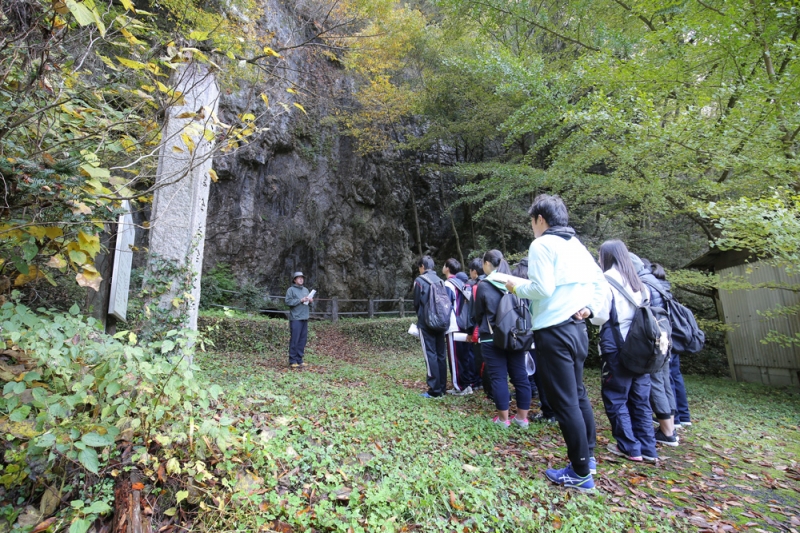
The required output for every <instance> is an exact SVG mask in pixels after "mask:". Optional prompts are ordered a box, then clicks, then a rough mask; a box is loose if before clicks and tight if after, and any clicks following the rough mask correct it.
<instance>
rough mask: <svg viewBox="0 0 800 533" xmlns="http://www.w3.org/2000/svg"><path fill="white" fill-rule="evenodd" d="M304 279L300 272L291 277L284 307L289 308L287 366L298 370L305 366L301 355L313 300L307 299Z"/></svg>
mask: <svg viewBox="0 0 800 533" xmlns="http://www.w3.org/2000/svg"><path fill="white" fill-rule="evenodd" d="M304 282H305V277H304V276H303V273H302V272H295V273H294V275H293V276H292V286H291V287H289V290H288V291H286V305H288V306H289V332H290V333H291V340H290V341H289V366H290V367H292V368H299V367H301V366H306V364H305V363H304V362H303V355H304V354H305V351H306V340H307V339H308V315H309V305H308V304H310V303H311V302H312V301H313V299H311V298H309V297H308V289H307V288H305V287H304V286H303V283H304Z"/></svg>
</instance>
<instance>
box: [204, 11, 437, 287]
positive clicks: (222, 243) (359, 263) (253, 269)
mask: <svg viewBox="0 0 800 533" xmlns="http://www.w3.org/2000/svg"><path fill="white" fill-rule="evenodd" d="M267 3H268V6H267V7H268V9H267V12H269V13H270V14H271V15H270V20H269V23H270V27H271V29H273V30H274V28H275V27H280V28H282V29H281V30H280V32H279V34H278V35H276V40H277V41H280V42H281V43H282V45H283V46H284V47H286V46H291V45H293V44H299V43H301V42H304V41H305V40H306V39H308V37H309V35H308V31H307V30H304V28H305V26H303V25H302V24H301V22H302V16H299V15H298V14H297V13H296V12H295V11H292V9H290V8H287V7H285V6H283V5H282V4H280V3H279V2H277V1H276V0H269V1H268V2H267ZM319 50H320V49H319V48H315V47H310V46H306V47H301V48H297V49H295V50H293V51H290V52H286V53H284V58H283V59H282V61H281V63H280V67H279V70H276V75H277V74H279V75H280V80H279V81H278V82H275V81H273V82H272V83H271V84H269V85H267V86H264V87H257V88H256V89H257V90H256V93H255V94H258V92H259V91H262V90H263V92H264V93H265V94H266V95H267V96H268V98H269V101H270V107H269V108H266V106H265V105H264V104H263V103H262V101H261V99H260V98H253V97H252V94H253V92H252V91H251V90H249V89H248V90H241V91H230V92H229V93H228V94H227V95H225V96H223V100H222V101H221V105H220V109H221V116H222V118H223V120H224V119H225V118H226V117H227V118H230V117H231V116H232V115H237V114H243V113H254V114H256V115H258V114H259V113H265V114H266V116H265V117H264V118H263V120H261V121H260V124H259V125H260V126H262V127H266V128H268V130H267V131H264V132H262V133H260V134H258V135H257V136H256V137H255V138H254V139H252V140H251V141H250V142H249V144H248V145H247V146H246V147H244V148H242V149H240V150H238V151H237V152H236V153H235V154H232V155H229V156H225V157H220V158H216V159H215V161H214V168H215V169H216V171H217V174H218V175H219V177H220V181H219V182H218V183H216V184H214V185H213V186H212V189H211V194H210V198H209V214H208V222H207V235H206V243H205V259H204V270H205V271H208V270H209V269H210V268H212V267H213V266H214V265H215V264H216V263H218V262H224V263H228V264H230V265H231V267H232V270H233V272H234V273H235V275H236V276H237V278H239V279H241V280H244V279H247V280H251V281H254V282H255V283H256V284H258V285H259V286H264V287H268V288H269V292H270V294H277V295H280V294H283V293H284V292H285V290H286V287H287V286H288V284H289V283H290V279H289V278H290V274H291V273H292V272H293V271H296V270H302V271H303V272H304V273H306V276H307V285H309V286H312V287H314V288H317V289H318V290H319V292H320V294H321V295H324V296H325V297H332V296H337V297H340V298H366V297H370V296H372V297H387V298H396V297H401V296H406V295H408V293H409V289H410V287H411V281H412V279H413V275H414V273H415V272H416V269H415V268H414V267H413V262H414V256H415V255H416V253H415V251H416V250H417V243H416V238H415V235H416V232H415V224H414V215H413V210H412V204H411V197H412V190H411V188H412V187H413V188H414V191H413V192H414V197H415V198H416V204H417V211H418V216H419V219H420V231H421V235H422V242H423V249H426V248H427V249H428V250H431V249H433V247H437V248H438V247H441V246H442V244H443V243H446V242H447V241H448V239H449V237H450V235H451V231H450V223H449V218H447V216H446V214H445V208H444V206H445V205H447V204H446V201H447V200H448V199H449V197H450V196H451V195H452V183H448V180H447V179H446V177H442V176H439V175H438V174H434V173H430V172H428V173H425V172H423V171H422V170H421V169H423V168H424V164H425V163H429V162H443V158H444V159H445V161H444V162H446V157H445V156H443V155H442V154H441V153H439V154H436V153H429V154H412V155H411V156H409V155H408V154H399V153H388V152H385V153H381V154H376V155H372V156H368V157H364V156H361V155H359V154H358V153H357V152H356V150H355V148H356V147H355V146H354V141H353V139H351V138H350V137H348V136H346V135H344V134H342V133H341V132H340V131H339V130H338V129H337V126H336V125H335V123H334V121H331V120H329V117H331V116H332V115H333V114H334V113H335V111H336V109H337V108H340V107H347V106H352V104H353V102H352V94H353V91H354V88H353V87H354V83H353V80H352V79H350V78H349V77H348V74H347V72H346V71H345V70H344V69H343V68H342V67H341V65H340V64H339V63H338V62H336V61H335V60H331V59H330V58H329V57H327V56H326V55H325V54H323V53H320V51H319ZM290 87H291V88H292V89H293V90H296V92H297V94H296V95H295V94H292V93H287V91H286V89H287V88H290ZM281 102H283V103H285V104H288V108H289V109H290V112H287V111H286V109H285V107H284V106H282V105H281V104H280V103H281ZM294 102H299V103H301V104H302V105H303V107H304V108H305V109H306V111H307V113H308V115H305V114H304V113H303V112H301V111H300V110H299V109H298V108H296V107H294V106H292V104H293V103H294Z"/></svg>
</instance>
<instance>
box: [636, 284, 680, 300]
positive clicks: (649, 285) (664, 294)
mask: <svg viewBox="0 0 800 533" xmlns="http://www.w3.org/2000/svg"><path fill="white" fill-rule="evenodd" d="M642 283H644V284H645V285H647V286H648V287H650V288H651V289H653V290H654V291H656V292H657V293H658V294H660V295H661V297H662V298H664V301H665V302H668V301H670V300H672V298H673V296H672V295H671V294H667V292H666V291H664V290H663V289H662V288H661V287H656V286H655V285H653V284H652V283H649V282H647V281H645V280H642Z"/></svg>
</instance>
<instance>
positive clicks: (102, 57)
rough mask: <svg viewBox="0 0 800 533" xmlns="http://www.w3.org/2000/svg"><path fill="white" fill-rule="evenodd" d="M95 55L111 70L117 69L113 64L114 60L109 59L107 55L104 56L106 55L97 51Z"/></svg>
mask: <svg viewBox="0 0 800 533" xmlns="http://www.w3.org/2000/svg"><path fill="white" fill-rule="evenodd" d="M97 57H99V58H100V60H101V61H102V62H103V63H105V64H106V66H107V67H108V68H110V69H111V70H119V69H118V68H117V66H116V65H115V64H114V62H113V61H111V59H110V58H108V57H106V56H104V55H103V54H100V53H98V54H97Z"/></svg>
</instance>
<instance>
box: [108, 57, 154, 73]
mask: <svg viewBox="0 0 800 533" xmlns="http://www.w3.org/2000/svg"><path fill="white" fill-rule="evenodd" d="M114 57H116V58H117V61H119V62H120V64H121V65H123V66H125V67H128V68H132V69H135V70H142V69H143V68H145V67H147V65H145V64H144V63H141V62H139V61H134V60H133V59H126V58H124V57H119V56H114Z"/></svg>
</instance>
